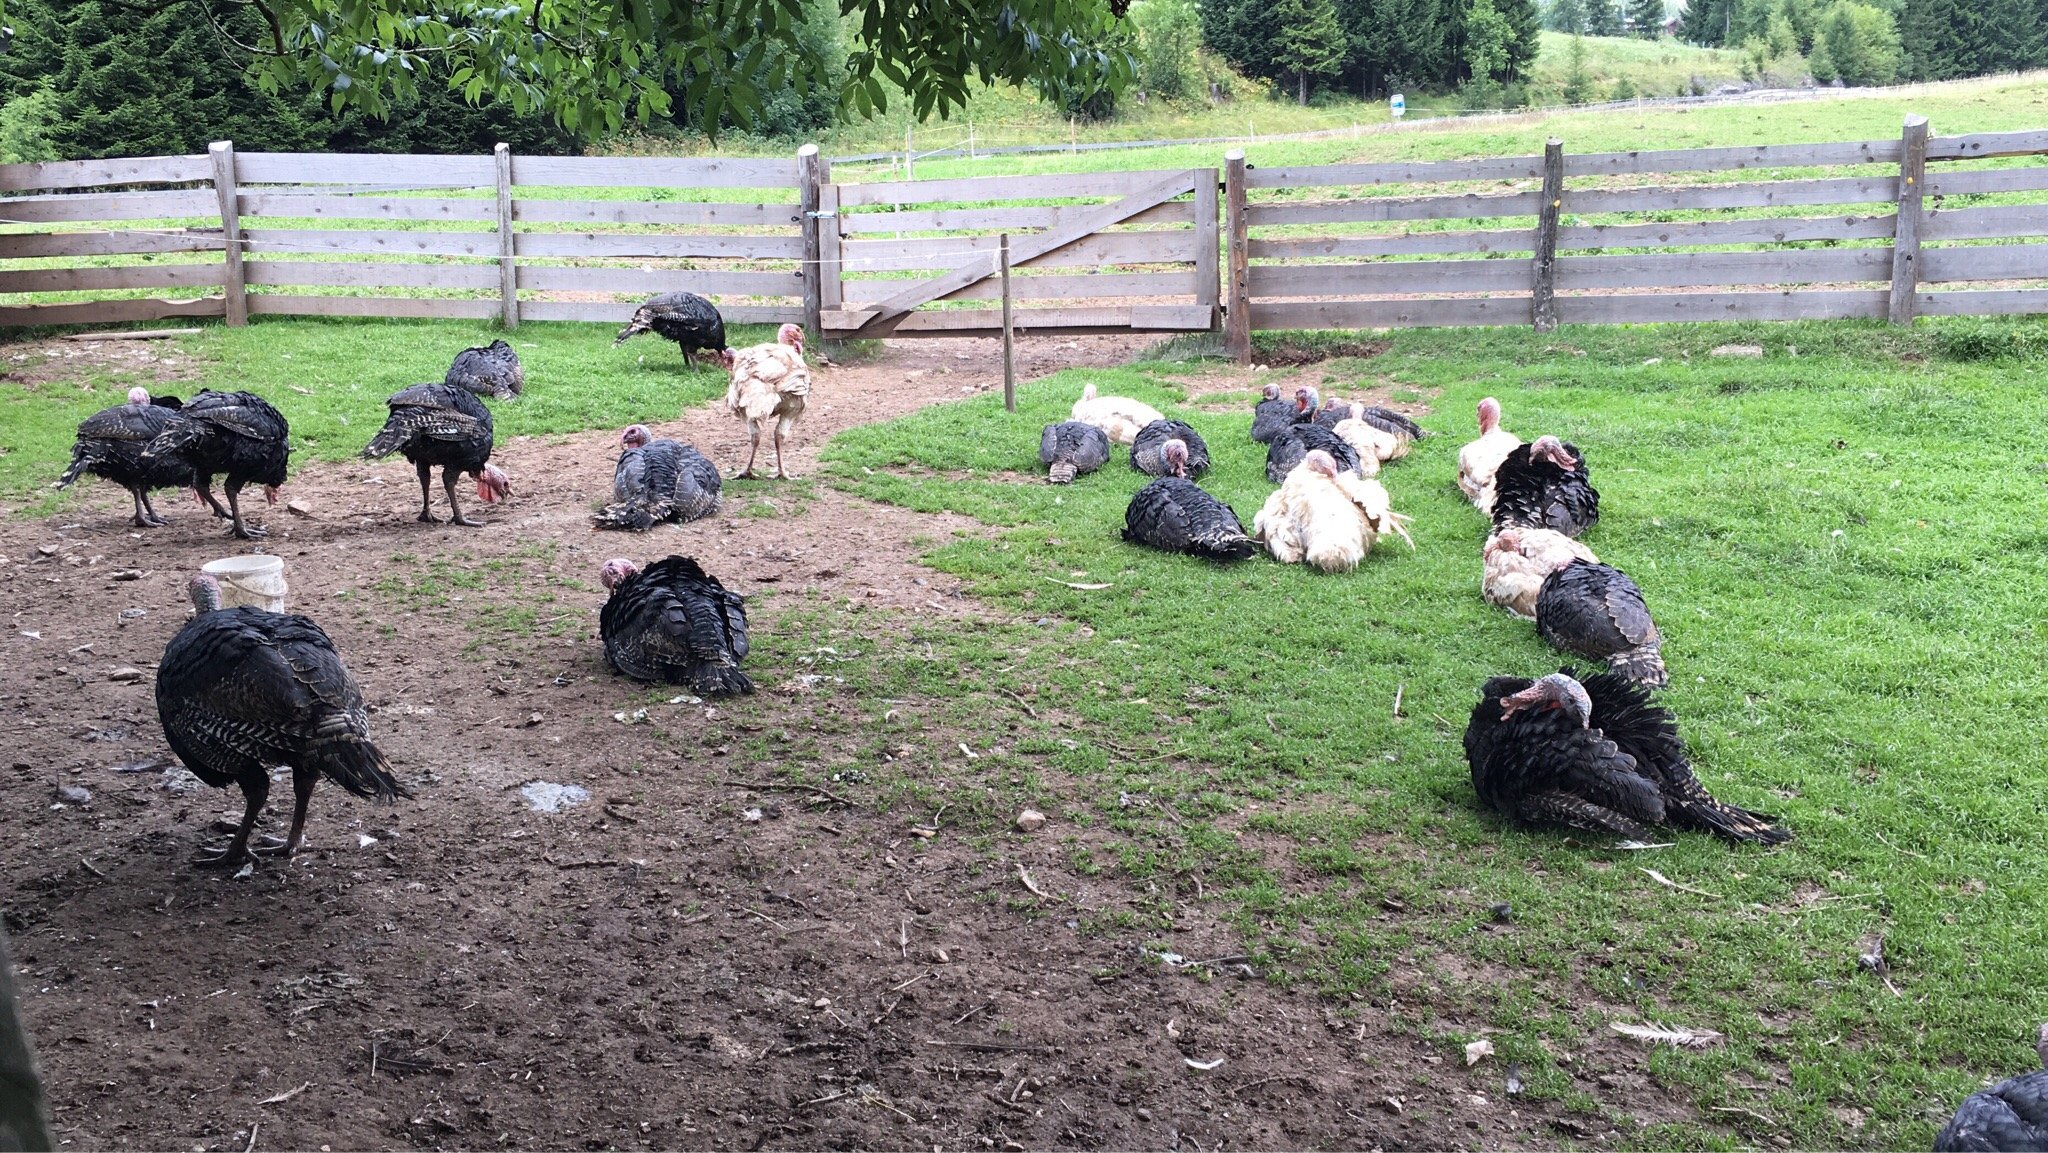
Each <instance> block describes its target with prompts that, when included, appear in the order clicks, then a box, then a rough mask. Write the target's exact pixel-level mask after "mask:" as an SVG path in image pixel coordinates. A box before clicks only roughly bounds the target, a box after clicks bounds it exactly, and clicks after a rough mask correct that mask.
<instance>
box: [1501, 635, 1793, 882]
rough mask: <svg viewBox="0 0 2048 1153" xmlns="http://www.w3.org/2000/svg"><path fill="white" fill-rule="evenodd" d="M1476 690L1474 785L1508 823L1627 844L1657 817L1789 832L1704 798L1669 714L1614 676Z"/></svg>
mask: <svg viewBox="0 0 2048 1153" xmlns="http://www.w3.org/2000/svg"><path fill="white" fill-rule="evenodd" d="M1480 696H1481V697H1482V698H1483V699H1482V700H1481V701H1480V702H1479V704H1478V706H1477V707H1475V708H1474V709H1473V710H1472V718H1471V720H1470V721H1469V722H1468V723H1467V724H1466V726H1465V759H1466V761H1467V763H1469V764H1470V765H1471V767H1472V787H1473V788H1474V790H1476V791H1477V792H1478V793H1479V798H1480V799H1481V800H1482V801H1484V802H1486V804H1487V805H1489V806H1491V807H1492V808H1493V809H1494V810H1495V811H1497V812H1499V813H1501V814H1502V815H1504V816H1506V817H1509V818H1510V819H1512V820H1515V821H1518V822H1521V823H1523V824H1528V825H1558V826H1563V827H1566V828H1573V829H1583V830H1586V831H1588V832H1594V833H1612V834H1614V835H1617V836H1621V837H1625V838H1627V839H1629V840H1632V841H1647V840H1649V839H1650V833H1649V826H1652V825H1672V826H1676V827H1678V828H1682V829H1699V830H1704V831H1707V832H1711V833H1716V834H1719V835H1720V836H1723V837H1727V838H1728V839H1730V840H1735V841H1755V842H1759V843H1762V844H1766V845H1775V844H1780V843H1782V842H1785V841H1788V840H1790V839H1791V834H1790V833H1787V832H1786V831H1785V830H1783V829H1781V828H1779V827H1778V826H1777V824H1776V818H1774V817H1770V816H1766V815H1764V814H1762V813H1752V812H1749V811H1748V810H1746V809H1739V808H1736V807H1735V806H1733V805H1727V804H1723V803H1722V802H1720V801H1717V800H1715V799H1714V798H1713V797H1712V796H1711V795H1709V794H1708V793H1707V790H1706V788H1705V787H1704V786H1702V785H1701V784H1700V781H1699V778H1698V777H1697V776H1695V775H1694V774H1693V771H1692V764H1691V762H1690V761H1688V760H1687V759H1686V755H1685V743H1684V742H1683V741H1682V740H1680V739H1679V736H1678V725H1677V723H1676V722H1675V721H1674V720H1673V719H1672V716H1671V713H1670V711H1669V710H1667V709H1665V708H1664V707H1663V706H1661V705H1659V704H1657V703H1656V702H1655V701H1654V700H1652V699H1651V697H1650V694H1649V692H1648V691H1647V690H1645V689H1643V688H1642V687H1640V686H1638V685H1634V684H1631V683H1630V682H1628V681H1627V680H1624V679H1623V678H1621V677H1619V676H1616V675H1614V674H1612V673H1598V674H1595V675H1593V676H1589V677H1578V676H1575V675H1574V674H1573V673H1572V671H1571V670H1569V669H1567V670H1564V671H1562V672H1558V673H1553V674H1551V675H1550V676H1547V677H1544V678H1542V679H1541V680H1536V681H1530V680H1528V679H1526V678H1523V677H1494V678H1492V679H1491V680H1488V681H1487V682H1486V685H1485V687H1484V688H1482V689H1481V690H1480Z"/></svg>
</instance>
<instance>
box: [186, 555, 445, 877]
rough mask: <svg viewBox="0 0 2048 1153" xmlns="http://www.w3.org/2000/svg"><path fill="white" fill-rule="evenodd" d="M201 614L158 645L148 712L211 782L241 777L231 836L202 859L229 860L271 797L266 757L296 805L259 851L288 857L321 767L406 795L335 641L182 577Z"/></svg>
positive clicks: (344, 781) (238, 856) (244, 854)
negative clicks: (224, 599) (284, 772)
mask: <svg viewBox="0 0 2048 1153" xmlns="http://www.w3.org/2000/svg"><path fill="white" fill-rule="evenodd" d="M191 592H192V603H193V605H194V606H195V607H196V608H197V609H198V610H199V615H197V616H195V617H193V618H192V619H191V620H190V621H188V622H186V624H185V627H184V628H182V629H179V630H178V635H176V636H174V637H172V638H171V643H170V645H169V646H168V647H166V648H165V649H164V657H163V662H162V663H161V664H160V665H159V666H158V668H157V675H156V711H157V716H158V718H159V719H161V720H162V721H163V726H164V738H165V739H166V740H168V741H169V742H170V745H171V751H172V752H174V753H176V754H178V759H179V760H181V761H183V762H185V767H186V768H188V769H191V770H192V772H193V775H195V776H197V777H198V778H199V779H200V780H202V781H205V782H206V783H207V784H209V785H211V786H213V787H214V788H216V789H222V788H226V787H227V786H228V785H231V784H233V785H239V786H241V789H242V796H243V798H244V800H245V801H246V803H247V807H246V808H245V810H244V811H243V814H242V823H241V825H240V826H239V827H238V828H237V829H236V830H235V837H234V840H233V841H231V842H229V844H228V845H227V847H226V849H225V850H220V851H211V852H209V853H208V855H206V856H204V857H202V858H201V861H202V863H206V864H218V865H235V864H239V863H240V862H242V861H243V860H246V859H247V858H248V856H249V834H250V832H251V830H253V829H254V828H255V827H256V817H257V815H258V814H259V813H261V812H262V811H263V802H264V801H265V800H266V799H267V798H268V797H269V796H270V767H271V766H273V765H289V766H291V770H292V791H293V793H294V794H295V796H296V797H297V805H296V807H295V808H294V809H293V810H292V829H291V835H290V836H288V837H286V838H285V839H284V840H282V841H278V840H276V839H275V838H266V844H265V845H264V847H263V848H262V849H259V850H258V851H260V852H272V851H274V852H278V853H281V854H283V855H285V856H290V855H291V854H292V853H294V852H296V851H297V850H298V848H299V844H300V841H301V840H302V839H303V838H304V836H305V831H306V802H307V801H309V800H311V799H312V796H313V785H314V783H315V782H317V781H318V780H319V779H320V778H321V777H323V776H324V777H326V778H327V779H329V780H331V781H333V782H334V783H335V784H337V785H340V786H341V787H342V788H344V789H347V790H348V791H349V792H351V793H354V794H355V795H356V796H359V797H371V798H375V799H379V800H391V799H394V798H397V797H403V796H409V795H410V794H409V793H407V792H406V790H405V788H404V786H402V785H400V784H399V783H398V781H397V780H396V779H394V778H393V777H392V775H391V766H390V764H389V762H387V761H385V759H384V754H383V753H381V752H378V751H377V746H376V745H374V744H372V743H371V742H370V722H369V714H368V712H367V711H366V710H365V709H364V707H363V693H362V690H361V689H359V688H357V687H356V682H355V678H353V677H351V676H349V674H348V670H347V669H346V668H344V667H342V663H341V658H340V657H339V656H337V655H335V652H334V644H333V642H331V641H329V640H328V639H327V634H326V633H324V632H321V631H320V626H319V625H316V624H314V623H313V622H312V621H309V620H307V619H306V618H305V617H302V616H294V615H291V614H289V613H273V612H267V611H265V610H263V609H257V608H231V609H224V608H221V607H220V586H219V584H218V583H216V582H215V580H214V578H213V577H211V576H208V575H206V574H204V573H202V574H200V575H199V576H196V577H193V578H192V585H191Z"/></svg>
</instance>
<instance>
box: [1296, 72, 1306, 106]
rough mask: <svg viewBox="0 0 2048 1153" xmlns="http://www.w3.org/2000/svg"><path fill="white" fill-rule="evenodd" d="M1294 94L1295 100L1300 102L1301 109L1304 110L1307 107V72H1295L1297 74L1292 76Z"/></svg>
mask: <svg viewBox="0 0 2048 1153" xmlns="http://www.w3.org/2000/svg"><path fill="white" fill-rule="evenodd" d="M1294 92H1295V98H1296V99H1298V100H1300V101H1301V106H1302V107H1303V108H1306V107H1308V73H1307V72H1297V73H1295V74H1294Z"/></svg>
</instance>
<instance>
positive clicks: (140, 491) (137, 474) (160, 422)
mask: <svg viewBox="0 0 2048 1153" xmlns="http://www.w3.org/2000/svg"><path fill="white" fill-rule="evenodd" d="M180 407H181V405H180V403H179V401H178V398H177V397H175V396H159V397H151V396H150V395H149V390H148V389H146V388H131V389H129V390H128V403H127V404H117V405H115V406H113V407H112V408H103V409H101V410H99V411H98V412H96V413H93V414H92V415H91V416H88V417H86V418H85V420H84V421H82V422H80V423H79V426H78V439H77V441H75V442H74V443H73V444H72V446H71V467H69V468H67V469H65V470H64V475H63V476H62V477H59V478H58V480H57V484H56V487H58V488H70V487H71V486H72V484H74V483H76V482H77V480H78V478H79V476H80V474H82V473H90V474H91V475H93V476H98V477H105V478H106V479H108V480H111V481H113V482H114V483H115V484H118V485H120V486H121V487H122V488H125V489H127V490H128V495H129V497H130V498H132V499H133V500H134V502H135V517H134V525H135V527H136V528H153V527H156V526H158V525H162V524H165V523H168V522H166V521H165V520H164V518H163V517H161V516H158V515H157V511H156V506H155V505H154V504H151V503H150V499H149V493H150V490H151V489H157V488H183V487H185V486H188V485H190V484H191V483H192V464H191V462H190V461H188V460H186V459H185V457H184V454H182V453H178V452H168V453H164V454H162V455H160V456H155V457H151V458H150V459H148V460H144V459H143V450H144V449H146V448H148V447H149V443H150V442H151V441H153V440H155V439H156V438H157V436H158V434H160V433H162V432H163V430H164V427H165V426H166V425H168V424H170V422H171V415H172V414H173V413H175V412H177V411H178V409H179V408H180Z"/></svg>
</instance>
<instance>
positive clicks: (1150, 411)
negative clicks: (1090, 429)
mask: <svg viewBox="0 0 2048 1153" xmlns="http://www.w3.org/2000/svg"><path fill="white" fill-rule="evenodd" d="M1069 415H1071V416H1072V417H1073V418H1074V419H1075V420H1078V421H1080V422H1081V423H1083V424H1092V425H1094V426H1095V427H1097V428H1099V429H1101V430H1102V431H1103V433H1104V434H1105V435H1107V436H1108V437H1109V439H1111V440H1113V441H1115V442H1116V443H1118V444H1129V443H1131V442H1132V441H1134V440H1136V439H1138V430H1139V429H1141V428H1144V427H1145V426H1146V425H1148V424H1151V423H1152V422H1153V421H1155V420H1165V419H1166V414H1165V413H1163V412H1160V411H1159V410H1158V409H1156V408H1153V407H1152V406H1151V405H1149V404H1146V403H1145V402H1143V401H1140V400H1132V399H1131V398H1130V397H1128V396H1099V395H1097V394H1096V391H1095V386H1094V385H1093V384H1090V385H1088V386H1086V387H1084V388H1083V389H1082V390H1081V399H1079V400H1077V401H1075V402H1074V408H1073V411H1072V412H1071V413H1070V414H1069Z"/></svg>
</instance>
